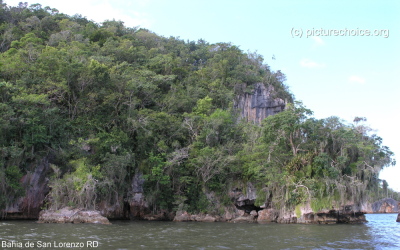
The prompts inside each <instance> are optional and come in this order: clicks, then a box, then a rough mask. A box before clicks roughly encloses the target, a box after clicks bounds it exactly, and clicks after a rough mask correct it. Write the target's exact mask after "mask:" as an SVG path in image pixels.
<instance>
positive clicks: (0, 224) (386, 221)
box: [0, 214, 400, 249]
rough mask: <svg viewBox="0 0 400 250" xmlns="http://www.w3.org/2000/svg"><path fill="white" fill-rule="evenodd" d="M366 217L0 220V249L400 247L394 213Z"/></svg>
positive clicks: (399, 229) (398, 230) (399, 225)
mask: <svg viewBox="0 0 400 250" xmlns="http://www.w3.org/2000/svg"><path fill="white" fill-rule="evenodd" d="M366 216H367V220H368V221H369V222H368V223H365V224H358V225H301V224H289V225H286V224H241V223H240V224H238V223H236V224H235V223H205V222H204V223H196V222H187V223H185V222H180V223H177V222H146V221H143V222H135V221H112V223H113V224H112V225H91V224H38V223H36V222H34V221H0V243H1V244H2V245H0V249H71V248H72V249H92V248H93V249H400V223H398V222H396V217H397V214H368V215H366ZM12 242H13V244H14V245H10V244H12ZM7 244H8V245H7ZM68 244H70V245H68ZM88 244H89V245H88ZM90 244H91V245H90ZM81 246H83V247H81ZM68 247H69V248H68Z"/></svg>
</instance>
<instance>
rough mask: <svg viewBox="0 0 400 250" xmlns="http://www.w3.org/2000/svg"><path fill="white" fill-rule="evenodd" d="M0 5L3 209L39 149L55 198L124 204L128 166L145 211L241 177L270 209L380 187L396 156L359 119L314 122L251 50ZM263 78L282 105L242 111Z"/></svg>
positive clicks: (182, 202) (213, 206)
mask: <svg viewBox="0 0 400 250" xmlns="http://www.w3.org/2000/svg"><path fill="white" fill-rule="evenodd" d="M0 5H1V8H0V53H1V54H0V183H1V184H0V206H1V207H5V206H6V205H7V204H10V203H12V202H13V201H14V200H15V199H16V198H18V197H20V196H21V195H24V192H23V188H22V187H21V185H20V181H19V180H20V179H21V177H22V176H23V175H24V174H26V173H28V172H32V171H33V169H34V167H35V164H36V163H37V162H38V161H39V160H40V159H42V158H43V157H48V158H49V159H50V161H51V167H52V169H53V173H52V175H51V176H49V178H50V185H51V188H52V189H51V192H50V194H49V196H48V197H49V199H48V201H47V205H48V206H52V207H60V206H63V205H74V206H80V207H88V208H92V207H94V206H95V204H96V203H97V202H99V201H106V202H108V203H110V204H113V203H122V202H123V201H124V199H128V198H129V195H130V193H129V190H130V184H131V181H132V177H133V176H134V175H135V173H138V172H141V173H143V175H144V178H145V180H146V181H145V193H146V199H147V201H148V203H149V204H150V206H151V207H152V209H153V210H154V211H157V210H160V209H169V210H174V209H181V210H188V211H200V212H201V211H203V212H205V211H207V212H218V209H219V208H220V207H221V206H222V205H228V204H231V200H230V199H229V197H228V192H229V190H231V189H232V188H234V187H243V186H245V185H246V183H247V182H252V183H253V184H254V185H255V186H257V188H258V190H259V191H258V198H257V205H261V204H263V203H265V202H268V204H269V206H272V207H276V208H280V209H284V208H288V209H293V208H295V207H296V206H297V205H300V204H304V203H306V202H310V203H311V205H312V208H313V209H314V210H319V209H321V208H330V207H332V205H340V204H343V203H344V202H346V201H352V202H361V201H366V200H368V199H377V198H380V197H381V196H386V195H387V194H388V192H389V191H388V190H387V189H388V187H387V183H386V182H385V183H386V184H385V183H383V184H384V185H383V186H382V182H381V180H379V179H378V174H379V171H380V170H381V169H382V168H383V167H384V166H388V165H390V164H393V163H394V160H393V159H392V156H393V154H392V152H391V151H390V150H389V149H388V148H387V147H385V146H382V145H381V138H379V137H378V136H376V135H373V134H371V132H370V129H369V128H368V127H366V126H365V125H363V121H364V120H365V119H364V118H357V119H356V120H355V121H354V123H353V124H346V123H345V122H343V121H341V120H340V119H339V118H337V117H330V118H327V119H321V120H320V119H315V118H313V117H312V116H311V115H312V112H311V111H310V110H308V109H307V108H305V107H304V106H303V105H302V104H301V103H298V102H295V101H294V98H293V96H292V94H291V93H289V92H288V89H287V87H286V86H285V84H284V81H285V77H284V75H283V74H282V73H281V72H280V71H277V72H273V71H271V70H270V68H269V67H268V65H266V64H264V63H263V58H262V56H260V55H258V54H256V53H245V52H243V51H241V50H240V49H239V48H238V47H237V46H234V45H232V44H230V43H218V44H209V43H207V42H206V41H204V40H199V41H197V42H195V41H183V40H180V39H179V38H175V37H169V38H166V37H161V36H158V35H156V34H155V33H153V32H151V31H149V30H146V29H139V28H128V27H125V26H124V24H123V22H120V21H115V20H107V21H105V22H103V23H102V24H97V23H94V22H92V21H89V20H87V19H86V18H85V17H82V16H79V15H75V16H68V15H65V14H61V13H59V11H58V10H56V9H51V8H49V7H45V8H43V7H42V6H41V5H40V4H34V5H31V6H28V5H27V4H23V3H21V4H20V5H19V6H16V7H11V6H7V5H6V4H4V3H2V1H1V0H0ZM260 82H261V83H264V84H265V85H267V86H269V85H272V86H273V87H274V90H275V95H276V97H279V98H282V99H283V100H286V101H287V102H288V105H287V107H286V109H285V111H283V112H281V113H278V114H276V115H274V116H269V117H268V118H266V119H265V120H264V121H263V122H262V124H253V123H247V122H244V121H241V120H240V119H239V118H238V115H237V110H235V109H234V108H233V107H234V105H233V103H234V101H235V98H237V97H238V96H240V95H242V94H244V93H251V92H252V91H253V88H252V86H253V85H254V84H255V83H260ZM385 185H386V186H385ZM385 193H386V194H385ZM210 194H212V195H210ZM397 198H398V197H397Z"/></svg>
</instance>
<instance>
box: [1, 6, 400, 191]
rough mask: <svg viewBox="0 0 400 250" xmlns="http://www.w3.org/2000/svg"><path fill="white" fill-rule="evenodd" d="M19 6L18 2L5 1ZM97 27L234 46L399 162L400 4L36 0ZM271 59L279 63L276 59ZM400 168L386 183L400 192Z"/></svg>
mask: <svg viewBox="0 0 400 250" xmlns="http://www.w3.org/2000/svg"><path fill="white" fill-rule="evenodd" d="M4 2H5V3H7V4H8V5H11V6H16V5H17V4H18V2H20V1H16V0H4ZM28 3H29V5H30V4H34V3H40V4H42V6H43V7H45V6H50V7H51V8H56V9H58V10H59V11H60V12H62V13H66V14H69V15H73V14H76V13H78V14H81V15H83V16H85V17H87V18H88V19H90V20H94V21H96V22H98V23H101V22H102V21H104V20H106V19H109V20H112V19H116V20H121V21H123V22H124V23H125V25H126V26H128V27H136V26H139V27H142V28H147V29H149V30H151V31H153V32H155V33H157V34H159V35H162V36H166V37H169V36H174V37H180V38H181V39H185V40H195V41H197V40H198V39H201V38H202V39H204V40H206V41H207V42H210V43H216V42H231V43H232V44H234V45H237V46H239V47H240V48H241V49H242V50H244V51H248V50H249V51H251V52H254V51H257V52H258V53H259V54H261V55H263V56H264V59H265V63H267V64H269V65H270V66H271V69H272V70H274V71H276V70H282V71H283V72H284V73H285V74H286V76H287V84H288V85H289V87H290V89H291V91H292V92H293V93H294V95H295V97H296V99H297V100H301V101H303V103H304V104H305V106H307V107H308V108H310V109H311V110H313V111H314V115H315V117H316V118H326V117H329V116H338V117H340V118H342V119H344V120H346V121H349V122H351V121H352V120H353V119H354V117H356V116H363V117H366V118H367V119H368V121H367V124H368V125H369V126H371V127H372V128H374V129H375V130H376V131H375V133H377V134H378V135H379V136H381V137H382V138H383V142H384V144H385V145H386V146H389V147H390V148H391V150H392V151H393V152H394V153H395V154H396V155H397V158H398V161H400V158H399V156H400V133H399V131H398V130H399V128H400V86H399V85H400V84H399V83H400V80H399V79H400V48H399V47H400V34H399V33H400V15H399V13H400V1H396V0H393V1H368V0H364V1H295V0H293V1H289V0H287V1H265V0H264V1H263V0H260V1H251V0H246V1H235V0H227V1H225V0H219V1H218V0H213V1H211V0H210V1H208V0H202V1H187V0H182V1H181V0H168V1H163V0H129V1H128V0H126V1H125V0H79V1H78V0H69V1H57V0H35V1H32V2H28ZM272 57H274V58H275V60H272ZM399 177H400V166H399V164H398V165H397V166H395V167H389V168H386V169H385V170H384V171H382V173H381V175H380V178H383V179H386V180H387V181H388V183H389V187H391V188H393V189H395V190H397V191H400V181H399Z"/></svg>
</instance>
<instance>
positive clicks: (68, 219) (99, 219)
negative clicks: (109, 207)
mask: <svg viewBox="0 0 400 250" xmlns="http://www.w3.org/2000/svg"><path fill="white" fill-rule="evenodd" d="M38 223H94V224H111V223H110V221H108V219H107V218H106V217H104V216H102V215H101V214H100V212H99V211H85V210H81V209H77V208H75V209H72V208H69V207H65V208H63V209H60V210H43V211H41V212H40V214H39V221H38Z"/></svg>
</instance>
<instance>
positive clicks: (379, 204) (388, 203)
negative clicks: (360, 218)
mask: <svg viewBox="0 0 400 250" xmlns="http://www.w3.org/2000/svg"><path fill="white" fill-rule="evenodd" d="M399 203H400V202H398V201H396V200H394V199H391V198H385V199H382V200H379V201H376V202H374V203H372V213H398V212H399Z"/></svg>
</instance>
